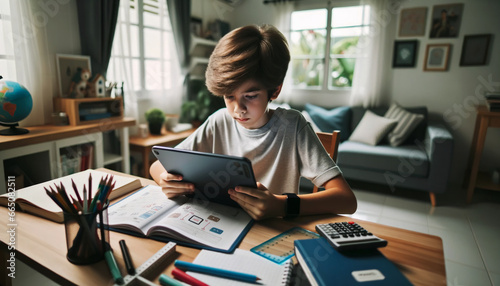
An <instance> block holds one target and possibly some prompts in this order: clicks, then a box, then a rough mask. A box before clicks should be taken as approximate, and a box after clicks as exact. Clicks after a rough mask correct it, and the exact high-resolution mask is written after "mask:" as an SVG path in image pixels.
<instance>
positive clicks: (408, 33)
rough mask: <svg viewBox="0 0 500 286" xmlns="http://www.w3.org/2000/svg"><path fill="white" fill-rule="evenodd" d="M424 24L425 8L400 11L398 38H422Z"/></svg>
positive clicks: (425, 20) (425, 19) (425, 17)
mask: <svg viewBox="0 0 500 286" xmlns="http://www.w3.org/2000/svg"><path fill="white" fill-rule="evenodd" d="M426 22H427V7H418V8H407V9H402V10H401V16H400V17H399V36H400V37H416V36H424V35H425V24H426Z"/></svg>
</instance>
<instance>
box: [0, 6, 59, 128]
mask: <svg viewBox="0 0 500 286" xmlns="http://www.w3.org/2000/svg"><path fill="white" fill-rule="evenodd" d="M7 2H8V3H7ZM1 4H2V8H1V9H6V8H7V7H8V6H9V5H10V11H2V14H4V12H5V13H7V15H9V14H10V20H11V25H8V24H7V23H6V22H3V21H2V24H1V25H2V31H3V34H4V35H3V37H2V41H5V44H6V45H5V46H6V48H7V50H6V54H8V55H13V56H14V62H13V63H14V64H12V61H9V62H10V64H7V65H6V66H2V75H3V76H4V79H5V80H13V81H16V82H18V83H20V84H22V85H23V86H24V87H26V89H27V90H28V91H29V92H30V94H31V97H32V98H33V109H32V111H31V113H30V115H29V116H28V117H27V118H26V119H25V120H23V121H21V122H20V125H21V126H33V125H43V124H46V123H50V120H51V113H52V102H53V95H54V94H55V93H56V92H55V90H56V89H55V87H54V84H53V81H52V80H51V77H50V76H48V75H55V74H56V71H55V63H54V62H55V59H53V58H51V57H49V56H48V55H49V52H48V45H47V43H48V42H47V33H46V26H47V22H46V21H48V20H47V19H46V18H43V17H42V18H40V17H35V15H37V13H39V12H40V10H41V8H40V6H39V5H36V2H35V1H15V0H11V1H1ZM45 20H46V21H45ZM9 26H10V27H9Z"/></svg>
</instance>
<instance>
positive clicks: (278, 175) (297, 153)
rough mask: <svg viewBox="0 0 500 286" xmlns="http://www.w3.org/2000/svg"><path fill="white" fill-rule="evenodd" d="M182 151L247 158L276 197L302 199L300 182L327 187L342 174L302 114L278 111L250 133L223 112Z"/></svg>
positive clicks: (199, 130)
mask: <svg viewBox="0 0 500 286" xmlns="http://www.w3.org/2000/svg"><path fill="white" fill-rule="evenodd" d="M177 148H180V149H186V150H194V151H201V152H209V153H216V154H226V155H233V156H240V157H246V158H248V159H249V160H250V161H251V162H252V167H253V170H254V174H255V177H256V179H257V181H258V182H261V183H262V184H263V185H264V186H266V187H267V188H268V189H269V190H270V191H271V192H272V193H274V194H283V193H298V190H299V180H300V177H301V176H302V177H305V178H307V179H309V180H311V181H312V182H313V183H314V184H315V185H316V186H322V185H323V184H325V183H326V182H328V181H329V180H330V179H332V178H334V177H335V176H337V175H339V174H341V171H340V169H339V168H338V166H337V165H336V164H335V162H334V161H333V160H332V159H331V158H330V156H329V155H328V153H327V152H326V150H325V149H324V148H323V145H321V142H320V141H319V139H318V137H317V136H316V134H315V132H314V131H313V129H312V128H311V126H310V125H309V123H308V122H307V121H306V120H305V119H304V117H303V116H302V114H301V113H300V112H298V111H297V110H293V109H282V108H278V109H276V110H275V111H274V113H273V115H272V117H271V119H270V120H269V122H267V123H266V124H265V125H264V126H262V127H261V128H258V129H246V128H244V127H243V126H241V125H240V124H238V123H237V122H236V120H234V119H233V118H232V117H231V116H230V115H229V112H228V111H227V109H226V108H222V109H220V110H218V111H216V112H215V113H213V114H212V115H211V116H210V117H209V118H208V119H207V120H206V121H205V122H204V123H203V124H202V125H201V126H200V127H199V128H198V129H197V130H196V131H195V132H194V133H193V134H191V135H190V136H189V137H188V138H186V139H185V140H184V141H183V142H181V143H180V144H179V145H177Z"/></svg>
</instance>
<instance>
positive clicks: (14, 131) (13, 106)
mask: <svg viewBox="0 0 500 286" xmlns="http://www.w3.org/2000/svg"><path fill="white" fill-rule="evenodd" d="M31 109H33V98H32V97H31V94H30V93H29V91H28V90H27V89H26V88H25V87H24V86H22V85H20V84H19V83H17V82H13V81H8V80H0V125H3V126H8V127H10V128H8V129H4V130H0V135H18V134H25V133H28V132H29V131H28V130H27V129H24V128H17V127H16V126H18V125H19V124H18V122H19V121H21V120H23V119H25V118H26V117H28V115H29V114H30V113H31Z"/></svg>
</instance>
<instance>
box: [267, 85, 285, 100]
mask: <svg viewBox="0 0 500 286" xmlns="http://www.w3.org/2000/svg"><path fill="white" fill-rule="evenodd" d="M282 87H283V84H280V85H279V86H277V87H276V90H275V91H274V92H273V94H271V98H270V100H275V99H276V98H278V95H280V92H281V88H282Z"/></svg>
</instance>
